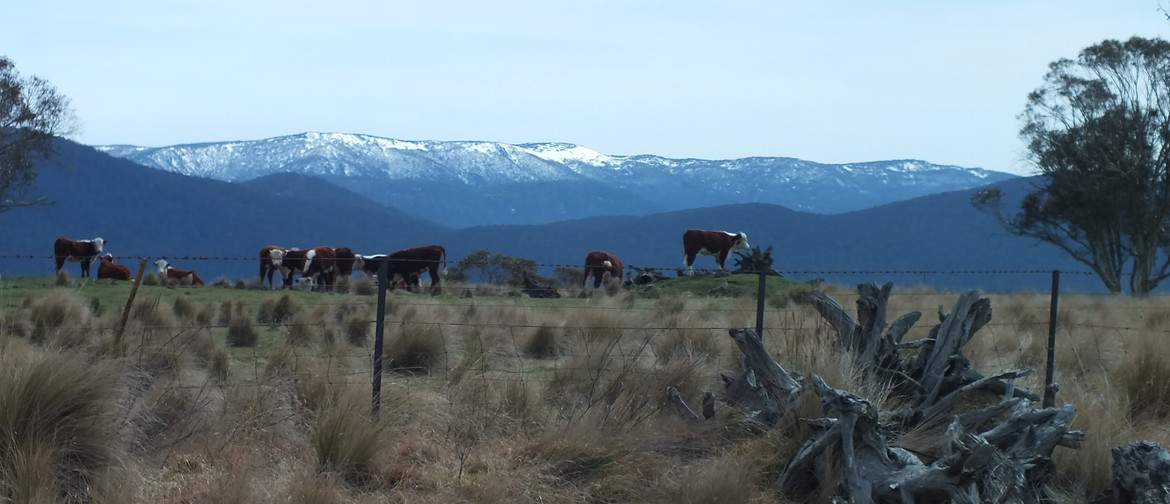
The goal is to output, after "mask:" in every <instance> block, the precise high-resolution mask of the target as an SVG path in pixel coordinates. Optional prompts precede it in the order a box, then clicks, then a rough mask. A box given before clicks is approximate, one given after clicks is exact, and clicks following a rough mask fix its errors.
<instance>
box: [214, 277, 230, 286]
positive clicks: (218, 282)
mask: <svg viewBox="0 0 1170 504" xmlns="http://www.w3.org/2000/svg"><path fill="white" fill-rule="evenodd" d="M211 286H212V287H219V288H220V289H230V288H232V281H231V280H230V279H228V277H225V276H221V277H218V278H216V279H215V281H214V282H211Z"/></svg>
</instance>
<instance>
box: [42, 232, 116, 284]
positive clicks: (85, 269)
mask: <svg viewBox="0 0 1170 504" xmlns="http://www.w3.org/2000/svg"><path fill="white" fill-rule="evenodd" d="M105 246H106V241H105V240H103V239H101V238H94V239H92V240H70V239H69V238H65V237H61V238H57V241H55V242H53V258H54V259H55V260H56V263H57V269H56V270H54V271H53V273H54V274H56V273H59V272H60V271H61V268H64V267H65V261H73V262H79V263H81V276H82V278H84V277H87V276H89V265H90V264H91V263H93V261H94V259H97V257H98V256H99V255H101V253H102V248H104V247H105Z"/></svg>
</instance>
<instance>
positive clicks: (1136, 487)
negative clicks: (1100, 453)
mask: <svg viewBox="0 0 1170 504" xmlns="http://www.w3.org/2000/svg"><path fill="white" fill-rule="evenodd" d="M1111 493H1112V494H1113V495H1112V499H1111V502H1114V503H1117V504H1120V503H1123V502H1126V503H1133V504H1154V503H1166V502H1170V452H1167V451H1166V447H1164V446H1162V445H1161V444H1159V443H1155V442H1152V441H1138V442H1136V443H1133V444H1131V445H1129V446H1126V447H1124V448H1122V447H1120V446H1119V447H1117V448H1114V449H1113V488H1112V491H1111Z"/></svg>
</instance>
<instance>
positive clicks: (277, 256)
mask: <svg viewBox="0 0 1170 504" xmlns="http://www.w3.org/2000/svg"><path fill="white" fill-rule="evenodd" d="M269 257H270V258H271V259H272V264H274V265H275V266H276V267H277V268H279V269H280V276H281V277H282V278H283V279H284V287H285V288H286V289H287V288H291V287H293V277H294V276H295V275H297V274H300V275H302V276H303V277H304V278H307V279H309V280H308V281H309V282H310V283H311V285H313V286H316V285H318V284H320V285H322V286H323V287H324V288H325V289H326V290H329V289H332V288H333V282H334V279H335V278H336V275H337V253H336V252H334V250H333V247H313V248H311V249H305V250H300V249H288V250H284V249H276V250H272V251H270V252H269Z"/></svg>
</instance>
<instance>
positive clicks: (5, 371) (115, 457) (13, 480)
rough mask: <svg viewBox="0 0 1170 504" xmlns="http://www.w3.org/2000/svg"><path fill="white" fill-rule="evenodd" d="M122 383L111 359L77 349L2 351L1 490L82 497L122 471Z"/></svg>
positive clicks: (29, 496) (7, 494)
mask: <svg viewBox="0 0 1170 504" xmlns="http://www.w3.org/2000/svg"><path fill="white" fill-rule="evenodd" d="M123 394H124V390H123V387H121V385H120V383H119V376H118V374H117V372H116V371H115V370H114V368H113V367H112V366H107V365H104V364H100V363H99V364H92V363H90V362H86V361H85V360H83V359H81V358H79V357H70V356H66V355H63V354H53V353H41V352H39V351H36V350H26V351H10V352H6V353H5V354H4V355H2V356H0V432H3V433H4V435H3V436H0V453H3V454H5V456H4V457H0V496H3V497H4V500H11V501H12V502H85V501H87V500H88V498H89V497H92V496H91V495H90V494H89V492H90V491H91V489H93V488H98V487H100V486H102V484H101V483H102V482H101V481H99V479H107V482H106V483H107V484H108V483H109V481H108V478H120V477H121V474H120V471H121V469H122V467H123V464H124V456H125V452H126V446H125V445H126V439H125V436H124V435H123V433H122V432H121V431H120V430H119V427H118V425H119V422H118V420H119V417H118V414H119V411H118V405H119V404H120V403H121V401H122V400H123Z"/></svg>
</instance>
